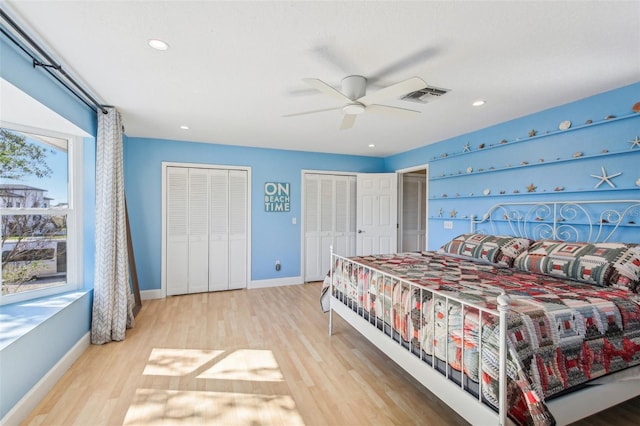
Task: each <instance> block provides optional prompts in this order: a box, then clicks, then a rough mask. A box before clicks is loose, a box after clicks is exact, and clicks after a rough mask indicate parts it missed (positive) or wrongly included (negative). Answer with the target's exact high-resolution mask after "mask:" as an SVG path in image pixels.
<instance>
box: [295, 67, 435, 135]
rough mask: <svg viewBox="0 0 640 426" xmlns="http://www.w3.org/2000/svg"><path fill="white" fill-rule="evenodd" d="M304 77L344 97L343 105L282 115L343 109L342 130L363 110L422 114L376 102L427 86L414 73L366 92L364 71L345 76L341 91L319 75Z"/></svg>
mask: <svg viewBox="0 0 640 426" xmlns="http://www.w3.org/2000/svg"><path fill="white" fill-rule="evenodd" d="M302 81H304V82H305V83H307V84H308V85H309V86H311V87H313V88H315V89H317V90H319V91H320V92H322V93H325V94H327V95H329V96H332V97H334V98H336V99H338V100H340V101H342V102H343V105H342V106H338V107H334V108H325V109H317V110H313V111H305V112H298V113H294V114H286V115H283V117H294V116H298V115H306V114H315V113H318V112H325V111H336V110H342V112H343V113H344V116H343V118H342V124H341V125H340V130H345V129H350V128H352V127H353V125H354V124H355V122H356V117H357V116H358V115H359V114H362V113H364V112H371V113H376V114H378V113H379V114H384V115H389V116H402V117H406V116H413V115H415V114H420V111H416V110H413V109H406V108H398V107H394V106H390V105H380V104H378V103H377V102H380V101H384V100H387V99H391V98H400V97H402V96H403V95H406V94H407V93H411V92H414V91H416V90H420V89H424V88H425V87H427V83H425V82H424V80H422V79H421V78H420V77H412V78H409V79H407V80H404V81H401V82H400V83H396V84H392V85H391V86H387V87H385V88H384V89H381V90H378V91H377V92H374V93H372V94H369V95H367V93H366V89H367V79H366V78H365V77H363V76H361V75H351V76H348V77H345V78H344V79H343V80H342V91H339V90H336V89H334V88H333V87H332V86H330V85H328V84H327V83H325V82H324V81H322V80H319V79H317V78H305V79H303V80H302Z"/></svg>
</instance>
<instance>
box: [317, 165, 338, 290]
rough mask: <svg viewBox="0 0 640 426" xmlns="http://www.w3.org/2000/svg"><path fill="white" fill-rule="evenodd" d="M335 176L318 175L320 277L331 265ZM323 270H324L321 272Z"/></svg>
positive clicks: (334, 224)
mask: <svg viewBox="0 0 640 426" xmlns="http://www.w3.org/2000/svg"><path fill="white" fill-rule="evenodd" d="M335 180H336V179H335V176H330V175H321V177H320V248H319V250H320V256H319V257H320V273H321V277H322V279H324V277H325V276H326V275H327V272H329V266H330V265H331V260H330V257H331V245H333V246H334V250H336V246H335V229H336V197H335V193H336V186H335ZM322 271H324V272H322Z"/></svg>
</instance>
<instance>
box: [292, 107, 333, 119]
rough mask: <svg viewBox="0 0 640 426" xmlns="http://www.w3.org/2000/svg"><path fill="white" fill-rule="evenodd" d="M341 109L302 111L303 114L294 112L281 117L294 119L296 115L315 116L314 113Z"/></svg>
mask: <svg viewBox="0 0 640 426" xmlns="http://www.w3.org/2000/svg"><path fill="white" fill-rule="evenodd" d="M339 109H342V107H341V106H340V107H334V108H324V109H314V110H313V111H304V112H294V113H293V114H285V115H283V116H282V117H295V116H297V115H307V114H315V113H316V112H325V111H337V110H339Z"/></svg>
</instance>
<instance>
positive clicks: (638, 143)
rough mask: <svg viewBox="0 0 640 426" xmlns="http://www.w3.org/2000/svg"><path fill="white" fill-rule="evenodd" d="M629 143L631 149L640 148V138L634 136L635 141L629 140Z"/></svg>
mask: <svg viewBox="0 0 640 426" xmlns="http://www.w3.org/2000/svg"><path fill="white" fill-rule="evenodd" d="M629 143H630V144H631V149H633V148H635V147H636V146H637V147H638V148H640V138H639V137H638V136H636V138H635V139H633V140H630V141H629Z"/></svg>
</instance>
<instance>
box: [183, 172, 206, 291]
mask: <svg viewBox="0 0 640 426" xmlns="http://www.w3.org/2000/svg"><path fill="white" fill-rule="evenodd" d="M209 173H210V171H209V170H207V169H195V168H193V169H189V291H188V293H201V292H204V291H209Z"/></svg>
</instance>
